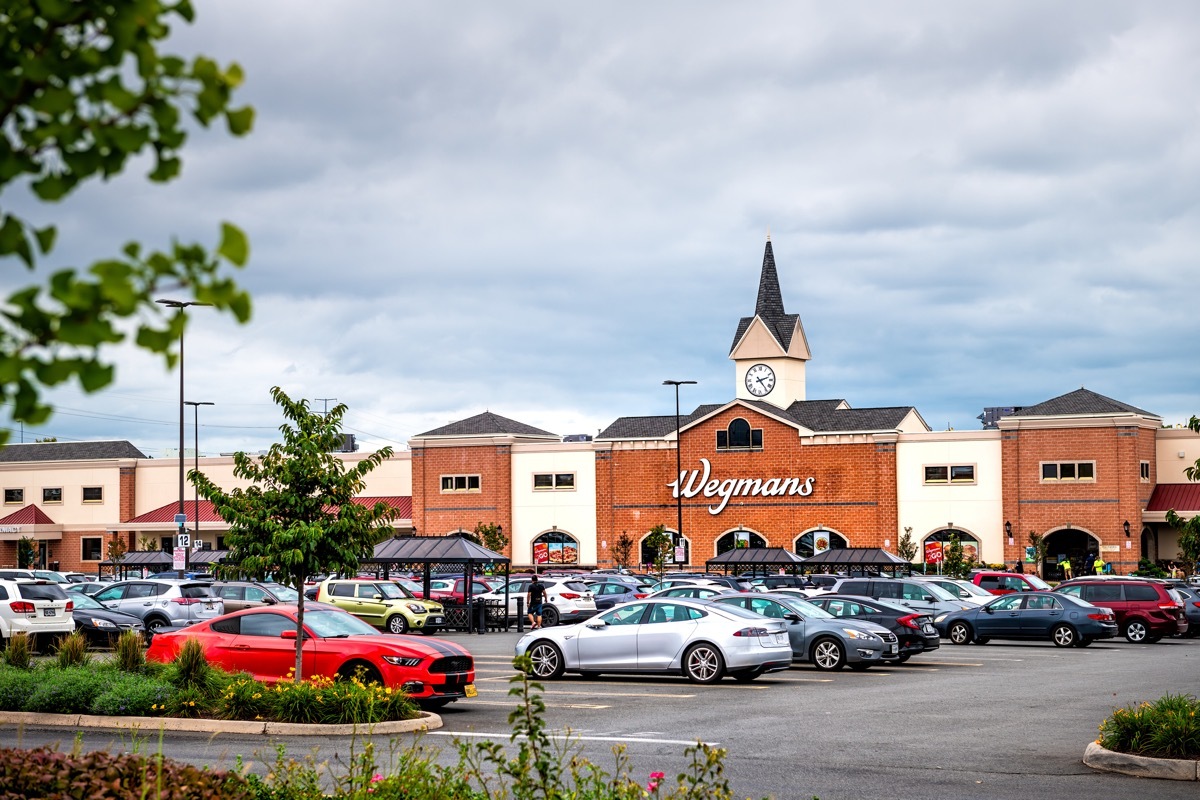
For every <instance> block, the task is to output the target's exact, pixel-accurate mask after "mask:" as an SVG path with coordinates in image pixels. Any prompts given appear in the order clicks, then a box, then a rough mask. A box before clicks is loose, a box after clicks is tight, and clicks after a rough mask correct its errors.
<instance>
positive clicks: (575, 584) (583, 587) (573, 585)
mask: <svg viewBox="0 0 1200 800" xmlns="http://www.w3.org/2000/svg"><path fill="white" fill-rule="evenodd" d="M563 586H565V587H566V588H568V589H570V590H571V591H572V592H587V591H590V590H589V589H588V585H587V584H586V583H584V582H583V581H563Z"/></svg>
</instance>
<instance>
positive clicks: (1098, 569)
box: [1092, 555, 1104, 575]
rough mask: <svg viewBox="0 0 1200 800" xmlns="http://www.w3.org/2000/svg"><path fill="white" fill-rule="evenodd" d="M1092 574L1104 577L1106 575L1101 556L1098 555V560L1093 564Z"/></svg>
mask: <svg viewBox="0 0 1200 800" xmlns="http://www.w3.org/2000/svg"><path fill="white" fill-rule="evenodd" d="M1092 574H1093V575H1103V574H1104V558H1103V557H1102V556H1100V555H1097V556H1096V560H1095V561H1093V562H1092Z"/></svg>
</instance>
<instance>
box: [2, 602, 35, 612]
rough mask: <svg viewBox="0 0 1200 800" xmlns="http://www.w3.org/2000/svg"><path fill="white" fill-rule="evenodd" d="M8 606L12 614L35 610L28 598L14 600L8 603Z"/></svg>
mask: <svg viewBox="0 0 1200 800" xmlns="http://www.w3.org/2000/svg"><path fill="white" fill-rule="evenodd" d="M8 607H9V608H11V609H12V610H13V613H14V614H32V613H33V612H34V610H35V609H34V607H33V603H31V602H29V601H28V600H14V601H13V602H11V603H9V604H8Z"/></svg>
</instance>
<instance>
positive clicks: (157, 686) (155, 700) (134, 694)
mask: <svg viewBox="0 0 1200 800" xmlns="http://www.w3.org/2000/svg"><path fill="white" fill-rule="evenodd" d="M174 692H175V689H174V687H172V686H171V684H169V683H166V682H164V681H161V680H158V679H156V678H151V677H149V676H147V675H137V674H132V673H127V672H121V671H118V672H117V673H116V675H114V676H113V677H112V678H111V679H110V680H109V682H108V683H107V687H106V688H105V690H104V691H103V692H101V693H100V694H99V695H97V696H96V699H95V700H93V701H92V708H91V712H90V713H92V714H98V715H100V716H115V717H122V716H129V717H153V716H158V715H161V714H164V713H166V710H167V706H168V703H169V702H170V699H171V696H172V695H173V694H174Z"/></svg>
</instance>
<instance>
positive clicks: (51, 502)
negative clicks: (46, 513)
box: [42, 486, 63, 506]
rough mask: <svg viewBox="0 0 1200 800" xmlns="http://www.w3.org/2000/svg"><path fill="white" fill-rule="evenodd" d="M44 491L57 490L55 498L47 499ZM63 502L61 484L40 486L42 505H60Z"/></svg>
mask: <svg viewBox="0 0 1200 800" xmlns="http://www.w3.org/2000/svg"><path fill="white" fill-rule="evenodd" d="M46 492H58V499H57V500H47V499H46ZM62 502H63V490H62V487H61V486H44V487H42V505H44V506H61V505H62Z"/></svg>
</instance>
